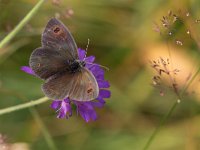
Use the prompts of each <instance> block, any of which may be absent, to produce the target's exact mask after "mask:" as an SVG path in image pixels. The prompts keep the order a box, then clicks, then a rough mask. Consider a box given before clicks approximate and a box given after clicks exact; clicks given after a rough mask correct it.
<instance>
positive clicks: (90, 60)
mask: <svg viewBox="0 0 200 150" xmlns="http://www.w3.org/2000/svg"><path fill="white" fill-rule="evenodd" d="M94 60H95V57H94V56H89V57H86V58H85V62H86V64H87V63H93V62H94Z"/></svg>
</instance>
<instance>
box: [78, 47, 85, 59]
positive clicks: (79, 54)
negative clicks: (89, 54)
mask: <svg viewBox="0 0 200 150" xmlns="http://www.w3.org/2000/svg"><path fill="white" fill-rule="evenodd" d="M78 57H79V59H80V60H83V59H84V58H85V50H82V49H80V48H78Z"/></svg>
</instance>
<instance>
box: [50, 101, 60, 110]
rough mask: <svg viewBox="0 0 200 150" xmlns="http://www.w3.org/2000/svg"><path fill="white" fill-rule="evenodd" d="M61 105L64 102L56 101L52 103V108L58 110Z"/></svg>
mask: <svg viewBox="0 0 200 150" xmlns="http://www.w3.org/2000/svg"><path fill="white" fill-rule="evenodd" d="M61 103H62V101H60V100H54V101H53V102H52V103H51V108H53V109H58V108H59V107H60V106H61Z"/></svg>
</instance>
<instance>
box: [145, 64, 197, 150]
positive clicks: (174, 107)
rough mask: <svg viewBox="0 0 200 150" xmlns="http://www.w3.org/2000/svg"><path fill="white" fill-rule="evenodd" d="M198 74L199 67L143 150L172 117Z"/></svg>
mask: <svg viewBox="0 0 200 150" xmlns="http://www.w3.org/2000/svg"><path fill="white" fill-rule="evenodd" d="M199 72H200V67H199V68H198V70H197V71H196V73H195V74H194V75H193V76H192V78H191V79H190V81H189V82H188V84H187V85H186V86H185V87H184V88H183V90H182V91H181V94H180V96H178V95H177V96H178V97H179V98H178V100H176V101H175V103H174V104H173V105H172V107H171V108H170V109H169V111H168V113H167V114H166V115H165V116H164V117H163V119H162V120H161V121H160V123H159V125H158V126H157V128H156V129H155V130H154V132H153V133H152V135H151V136H150V138H149V139H148V141H147V143H146V144H145V146H144V148H143V150H147V149H148V148H149V146H150V145H151V143H152V142H153V140H154V139H155V137H156V135H157V134H158V132H159V131H160V129H161V127H162V126H163V125H164V124H165V122H166V121H167V119H168V118H169V117H170V116H171V115H172V113H173V112H174V110H175V109H176V107H177V106H178V104H179V103H180V102H181V100H182V96H183V94H184V93H185V91H186V90H187V89H188V88H189V86H190V85H191V84H192V82H193V81H194V79H195V78H196V76H197V75H198V73H199Z"/></svg>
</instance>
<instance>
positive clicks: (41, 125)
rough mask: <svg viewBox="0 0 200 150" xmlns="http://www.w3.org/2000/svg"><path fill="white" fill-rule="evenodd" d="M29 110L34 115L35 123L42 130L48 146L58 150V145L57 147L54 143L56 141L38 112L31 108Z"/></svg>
mask: <svg viewBox="0 0 200 150" xmlns="http://www.w3.org/2000/svg"><path fill="white" fill-rule="evenodd" d="M29 109H30V112H31V114H32V115H33V117H34V119H35V121H36V122H37V124H38V125H39V128H40V129H41V131H42V134H43V136H44V138H45V140H46V142H47V144H48V146H49V149H51V150H57V148H56V145H55V143H54V141H53V139H52V137H51V135H50V133H49V131H48V129H47V128H46V126H45V124H44V122H43V121H42V119H41V117H40V115H39V113H38V112H37V110H36V109H34V108H29Z"/></svg>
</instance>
